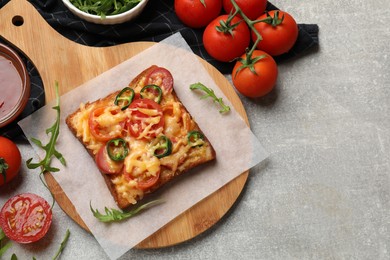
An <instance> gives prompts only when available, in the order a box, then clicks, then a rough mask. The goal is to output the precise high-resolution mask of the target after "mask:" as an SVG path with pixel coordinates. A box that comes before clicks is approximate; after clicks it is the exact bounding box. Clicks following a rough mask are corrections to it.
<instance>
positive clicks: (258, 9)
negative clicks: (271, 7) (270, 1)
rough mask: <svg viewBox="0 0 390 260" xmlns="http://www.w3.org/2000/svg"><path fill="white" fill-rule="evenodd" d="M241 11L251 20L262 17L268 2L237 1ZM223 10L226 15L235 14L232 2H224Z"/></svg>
mask: <svg viewBox="0 0 390 260" xmlns="http://www.w3.org/2000/svg"><path fill="white" fill-rule="evenodd" d="M235 1H236V3H237V5H238V7H240V9H241V11H242V12H243V13H244V14H245V15H246V16H247V17H248V18H249V19H251V20H255V19H256V18H257V17H259V16H260V15H262V14H263V13H264V11H265V8H266V7H267V0H235ZM222 4H223V9H224V10H225V12H226V13H228V14H230V13H232V12H234V10H235V9H234V7H233V4H232V2H231V0H223V2H222Z"/></svg>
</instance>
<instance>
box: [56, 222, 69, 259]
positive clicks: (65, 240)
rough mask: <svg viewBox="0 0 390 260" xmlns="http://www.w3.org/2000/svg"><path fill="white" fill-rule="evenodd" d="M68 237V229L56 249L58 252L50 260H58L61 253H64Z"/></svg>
mask: <svg viewBox="0 0 390 260" xmlns="http://www.w3.org/2000/svg"><path fill="white" fill-rule="evenodd" d="M69 236H70V231H69V229H67V230H66V233H65V237H64V239H63V240H62V242H61V245H60V248H59V249H58V251H57V253H56V254H55V256H54V257H53V258H52V260H56V259H58V257H59V256H60V255H61V253H62V251H64V248H65V246H66V243H67V242H68V239H69Z"/></svg>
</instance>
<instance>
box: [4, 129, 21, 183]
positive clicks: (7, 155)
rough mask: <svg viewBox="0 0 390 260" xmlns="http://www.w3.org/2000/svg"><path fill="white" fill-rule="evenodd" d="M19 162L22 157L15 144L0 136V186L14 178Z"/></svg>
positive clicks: (18, 168)
mask: <svg viewBox="0 0 390 260" xmlns="http://www.w3.org/2000/svg"><path fill="white" fill-rule="evenodd" d="M21 162H22V157H21V155H20V151H19V148H18V147H17V146H16V144H15V143H14V142H12V141H11V140H9V139H7V138H5V137H2V136H0V186H1V185H3V184H4V183H7V182H9V181H10V180H12V179H13V178H15V176H16V175H17V174H18V173H19V170H20V165H21Z"/></svg>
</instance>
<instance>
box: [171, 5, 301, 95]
mask: <svg viewBox="0 0 390 260" xmlns="http://www.w3.org/2000/svg"><path fill="white" fill-rule="evenodd" d="M266 7H267V0H175V12H176V15H177V16H178V18H179V19H180V20H181V21H182V22H183V23H184V24H185V25H187V26H189V27H191V28H204V32H203V45H204V47H205V49H206V51H207V53H208V54H209V55H210V56H211V57H213V58H214V59H216V60H218V61H221V62H236V64H235V66H234V68H233V71H232V80H233V84H234V86H235V87H236V89H237V90H238V91H239V92H240V93H241V94H243V95H245V96H247V97H252V98H256V97H261V96H264V95H266V94H267V93H269V92H270V91H271V90H272V89H273V88H274V86H275V84H276V81H277V75H278V68H277V65H276V62H275V60H274V58H273V57H275V56H279V55H281V54H284V53H286V52H288V51H289V50H290V49H291V48H292V47H293V45H294V44H295V42H296V40H297V37H298V25H297V23H296V22H295V20H294V18H293V17H292V16H291V15H290V14H288V13H286V12H284V11H280V10H272V11H266ZM259 37H260V38H259Z"/></svg>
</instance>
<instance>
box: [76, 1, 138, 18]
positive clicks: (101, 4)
mask: <svg viewBox="0 0 390 260" xmlns="http://www.w3.org/2000/svg"><path fill="white" fill-rule="evenodd" d="M140 2H141V0H70V3H71V4H73V5H74V6H75V7H76V8H78V9H80V10H81V11H83V12H86V13H89V14H94V15H99V16H100V17H101V18H102V19H104V18H106V16H109V15H115V14H120V13H124V12H126V11H128V10H130V9H132V8H133V7H134V6H136V5H137V4H139V3H140Z"/></svg>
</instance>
